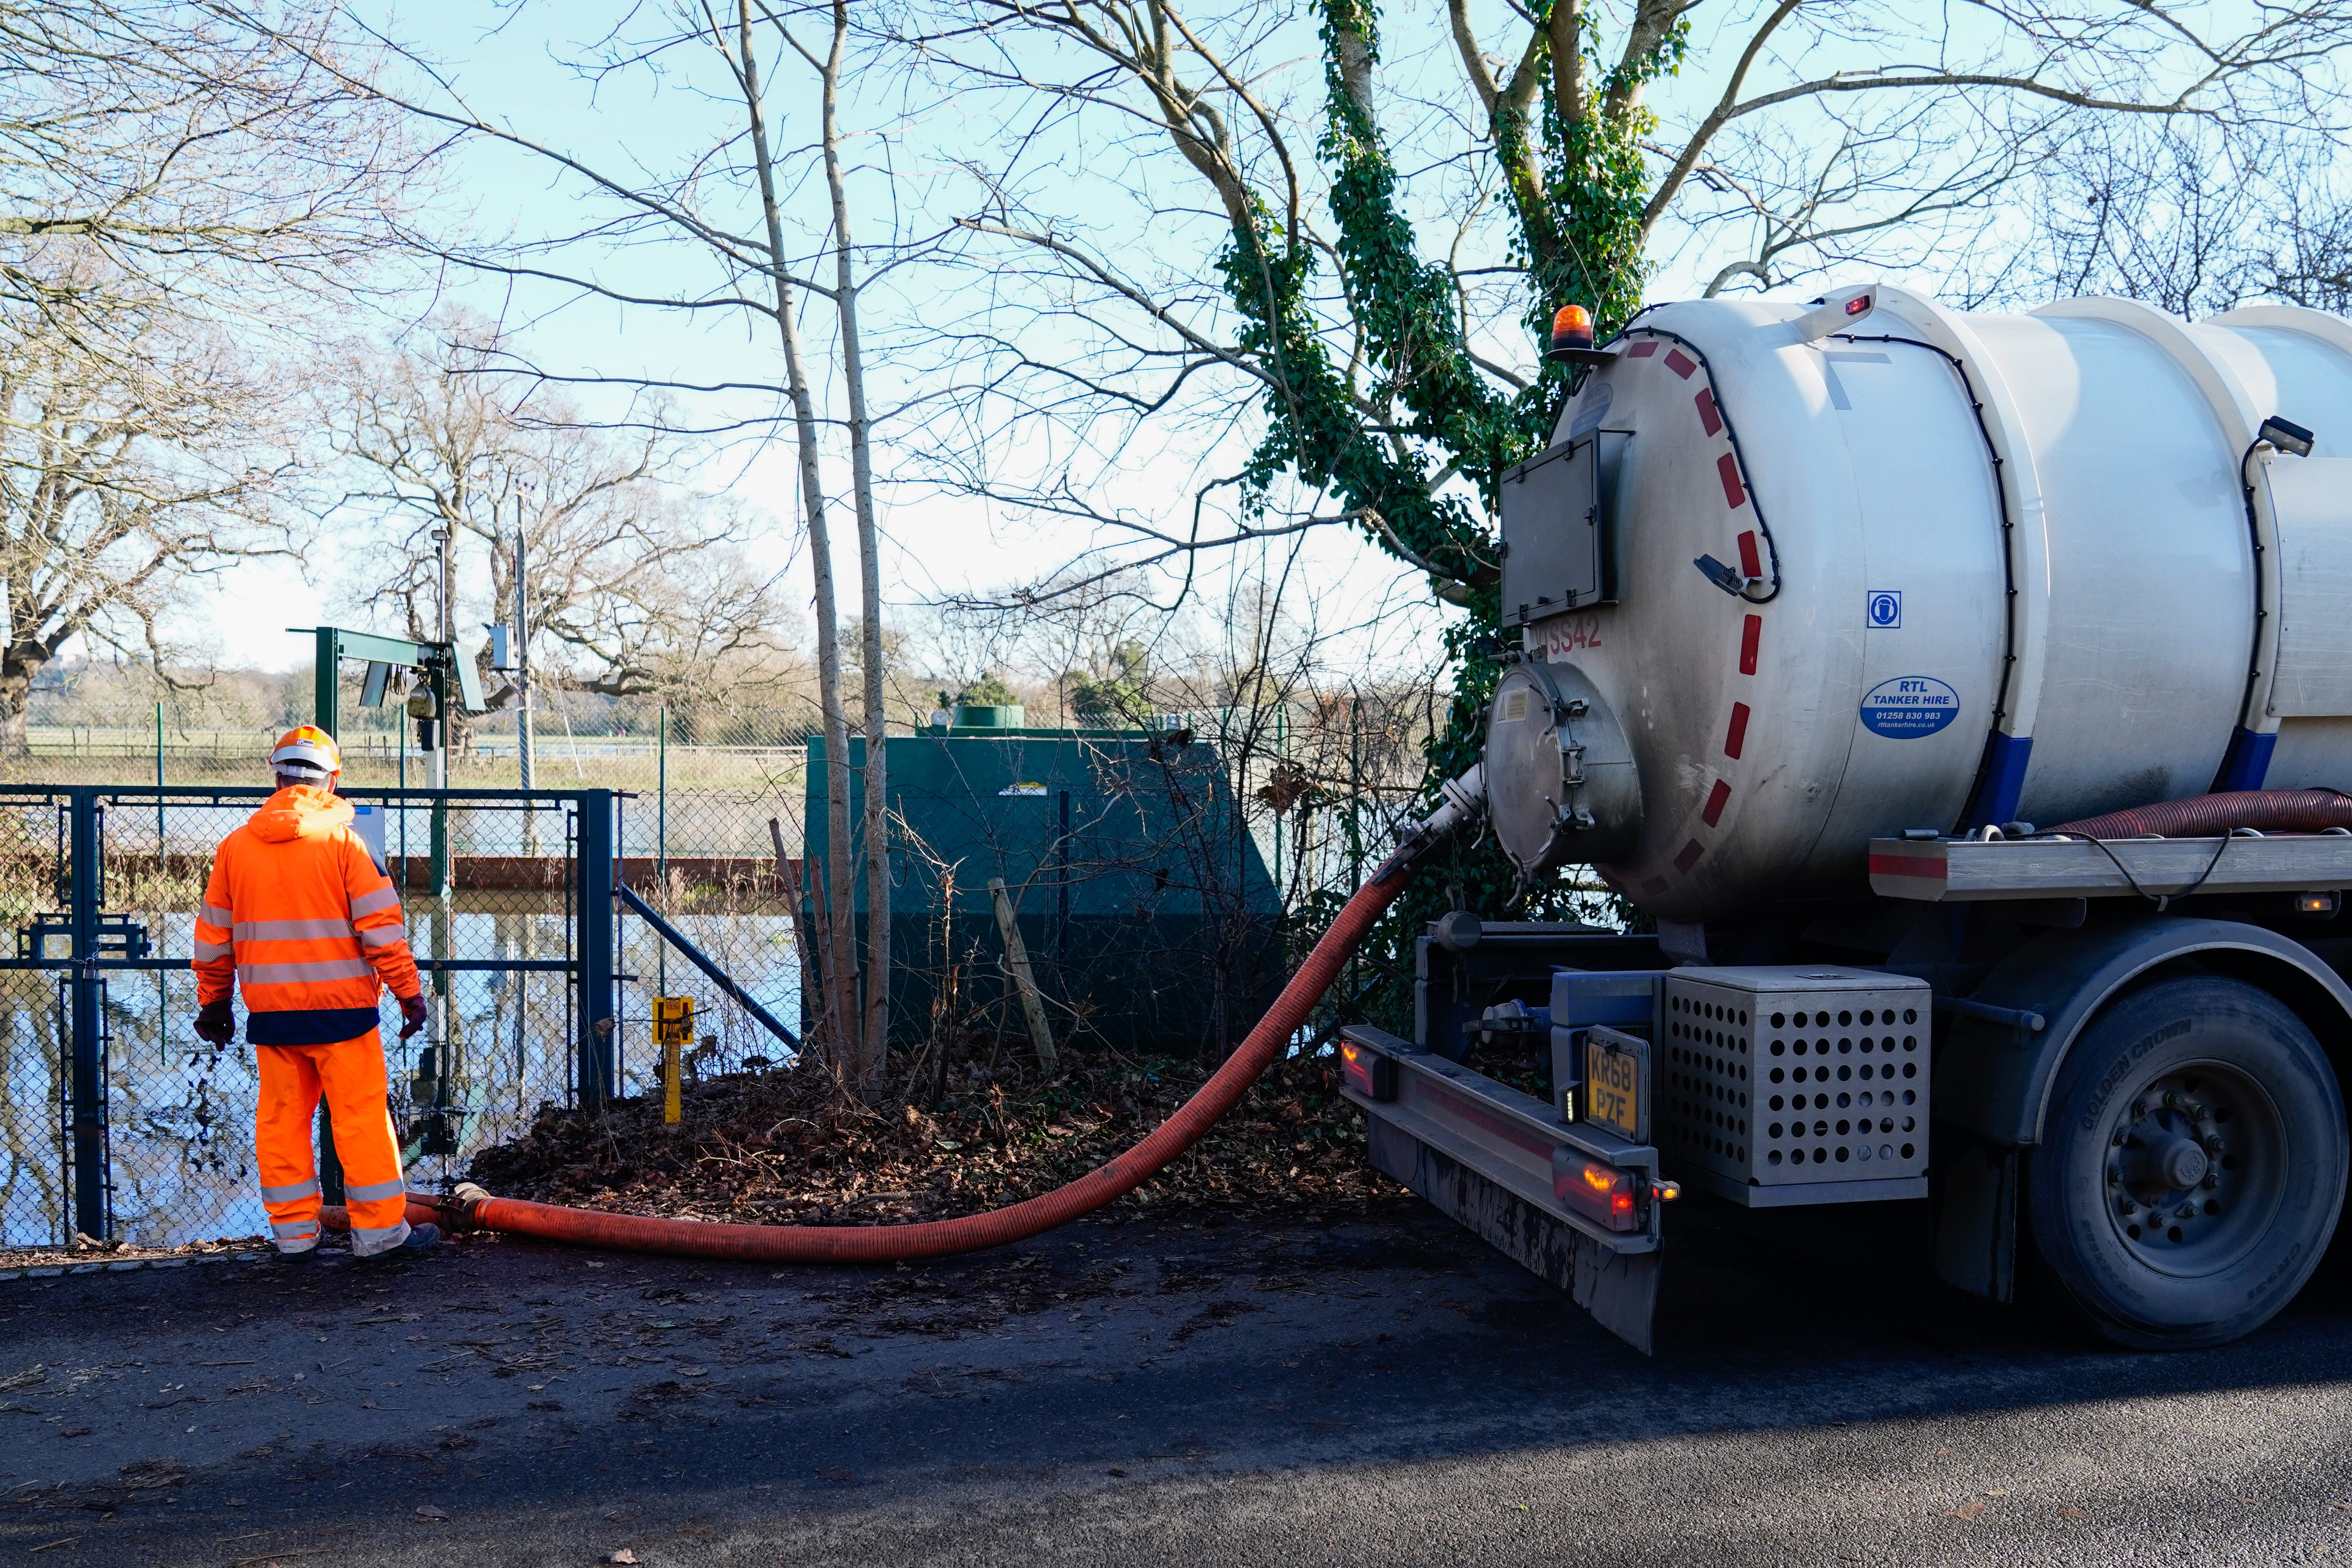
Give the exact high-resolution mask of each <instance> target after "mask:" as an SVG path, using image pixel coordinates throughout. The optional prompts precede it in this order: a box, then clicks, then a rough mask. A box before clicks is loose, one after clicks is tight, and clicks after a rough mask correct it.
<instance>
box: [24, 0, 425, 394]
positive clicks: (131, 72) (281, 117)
mask: <svg viewBox="0 0 2352 1568" xmlns="http://www.w3.org/2000/svg"><path fill="white" fill-rule="evenodd" d="M350 31H351V30H350V29H349V28H348V27H347V26H346V25H345V20H344V16H343V12H342V9H341V6H339V5H333V4H330V5H324V6H306V7H294V6H279V5H263V6H257V7H253V8H250V9H249V10H245V11H240V10H239V9H238V8H237V7H236V6H232V5H180V4H174V3H172V0H38V3H35V4H26V3H25V0H0V145H5V147H6V149H7V155H6V157H5V159H0V301H5V303H6V304H7V305H9V306H11V307H14V308H17V309H19V310H31V311H34V312H36V313H40V314H50V315H55V316H56V317H58V319H59V320H60V321H69V322H70V324H71V325H72V327H73V328H74V329H75V330H76V332H77V334H78V335H79V337H80V338H81V340H82V342H83V344H84V346H85V350H86V351H95V350H97V349H98V348H99V347H100V346H101V345H110V346H112V347H114V348H116V349H118V350H122V351H124V352H126V353H128V352H131V342H130V339H129V338H128V336H126V335H125V334H124V333H122V332H121V331H120V330H118V329H117V328H116V326H115V324H114V323H113V322H112V321H111V320H110V319H109V318H108V317H106V315H105V314H104V313H103V312H102V311H101V310H98V309H95V308H93V300H94V298H96V299H104V298H114V297H122V298H127V299H129V300H131V301H132V302H133V304H134V305H135V307H136V308H137V310H138V311H139V312H140V314H139V315H137V316H136V317H134V319H138V320H140V321H142V324H143V322H144V321H146V320H149V319H152V313H153V312H155V311H157V310H159V309H162V308H174V307H175V308H184V309H188V310H190V311H192V312H193V313H194V314H196V315H199V316H202V317H205V318H207V319H221V318H223V317H225V316H231V315H234V316H236V317H237V318H239V319H241V320H242V321H243V322H244V323H245V324H246V325H247V327H248V328H249V329H267V328H268V327H269V326H270V325H271V324H272V323H273V322H278V321H282V320H283V319H284V312H285V310H286V308H287V307H288V305H289V300H294V301H299V300H304V299H311V300H315V299H316V298H318V297H319V296H320V295H321V294H322V293H323V294H325V295H327V296H329V297H331V298H343V297H347V296H348V294H349V293H350V292H351V291H352V289H354V288H363V287H370V286H372V285H373V284H374V283H375V282H377V281H380V279H381V277H382V268H383V260H384V251H383V241H384V238H385V236H386V235H387V233H388V231H389V229H390V228H391V226H392V225H393V224H394V223H395V222H396V221H397V220H398V219H399V218H400V217H401V216H402V215H403V214H404V213H405V212H406V211H408V210H409V207H410V204H412V203H413V202H414V201H415V200H416V199H417V198H418V197H419V196H420V195H421V194H422V191H421V189H420V186H419V181H420V179H421V177H422V174H423V172H424V170H425V168H426V166H427V165H428V163H429V155H430V152H431V149H430V148H429V147H427V146H422V145H419V144H418V143H417V142H416V141H415V140H414V139H413V137H412V134H411V129H412V128H411V127H410V126H409V125H408V124H407V123H406V122H404V120H403V119H402V118H401V117H399V116H397V115H395V114H393V113H390V112H388V111H387V110H386V109H385V107H384V106H383V105H382V104H381V103H379V102H377V101H375V100H374V99H372V98H371V96H370V95H369V94H368V93H367V92H366V91H365V90H364V88H363V86H362V83H363V82H364V81H365V79H366V78H367V75H368V67H367V64H366V61H365V59H364V57H363V56H362V53H361V52H359V51H354V50H353V49H352V48H350V47H347V45H346V43H345V37H346V35H347V34H348V33H349V32H350ZM67 258H70V260H69V262H68V265H67V266H65V267H62V268H60V267H57V266H54V265H52V264H53V263H56V262H58V261H59V260H61V259H67Z"/></svg>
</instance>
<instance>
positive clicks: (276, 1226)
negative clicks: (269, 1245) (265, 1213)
mask: <svg viewBox="0 0 2352 1568" xmlns="http://www.w3.org/2000/svg"><path fill="white" fill-rule="evenodd" d="M269 1234H270V1235H272V1236H276V1237H280V1238H283V1239H286V1240H288V1241H301V1240H305V1239H309V1238H310V1237H313V1236H316V1235H318V1234H319V1222H318V1221H317V1220H315V1219H278V1220H273V1221H271V1222H270V1226H269Z"/></svg>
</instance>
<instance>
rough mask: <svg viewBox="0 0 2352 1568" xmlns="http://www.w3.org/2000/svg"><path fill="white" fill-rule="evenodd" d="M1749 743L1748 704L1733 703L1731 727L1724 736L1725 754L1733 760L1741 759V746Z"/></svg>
mask: <svg viewBox="0 0 2352 1568" xmlns="http://www.w3.org/2000/svg"><path fill="white" fill-rule="evenodd" d="M1747 744H1748V705H1747V704H1746V703H1733V704H1732V705H1731V729H1730V732H1729V733H1727V735H1725V736H1724V737H1723V754H1724V755H1725V756H1726V757H1728V758H1731V759H1732V760H1733V761H1735V762H1736V761H1738V759H1739V748H1740V747H1743V746H1746V745H1747Z"/></svg>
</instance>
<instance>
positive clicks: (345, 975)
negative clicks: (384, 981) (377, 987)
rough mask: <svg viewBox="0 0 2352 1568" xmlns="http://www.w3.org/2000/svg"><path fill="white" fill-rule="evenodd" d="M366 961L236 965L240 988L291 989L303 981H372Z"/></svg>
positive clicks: (337, 960)
mask: <svg viewBox="0 0 2352 1568" xmlns="http://www.w3.org/2000/svg"><path fill="white" fill-rule="evenodd" d="M374 978H375V971H374V970H373V969H372V968H370V967H368V961H367V960H366V959H365V958H320V959H317V960H315V961H313V962H311V963H308V964H239V965H238V966H237V967H236V982H237V984H238V985H240V986H290V985H296V984H299V983H300V982H301V981H304V980H373V979H374Z"/></svg>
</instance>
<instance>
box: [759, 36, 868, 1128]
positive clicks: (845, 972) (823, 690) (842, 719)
mask: <svg viewBox="0 0 2352 1568" xmlns="http://www.w3.org/2000/svg"><path fill="white" fill-rule="evenodd" d="M736 35H737V39H738V58H737V61H736V66H737V70H738V75H739V78H740V81H741V84H742V88H743V104H744V109H745V111H746V113H747V115H748V116H749V119H750V124H751V157H752V161H753V163H754V164H755V166H756V167H757V169H758V172H759V177H760V205H761V212H762V215H763V216H764V217H765V218H766V221H767V242H768V271H769V274H770V277H771V279H772V282H773V284H774V286H775V298H776V329H777V332H778V334H779V335H780V336H781V338H782V341H783V350H784V378H785V381H786V382H788V383H789V385H790V388H791V391H792V399H793V431H794V434H795V435H796V436H797V437H798V441H799V446H800V464H801V500H802V505H803V508H804V509H805V510H806V511H807V513H808V530H809V564H810V569H811V575H812V576H813V577H814V579H815V590H816V668H817V698H818V702H819V705H820V706H822V708H823V710H824V805H825V815H824V822H825V857H824V887H823V889H821V890H820V891H819V895H820V896H822V897H823V898H824V900H825V903H826V908H827V914H828V915H829V916H830V918H829V920H828V922H827V924H828V927H829V929H828V932H827V935H828V936H829V937H830V938H831V940H830V942H829V944H828V948H829V950H828V951H827V953H826V955H825V959H826V962H825V971H826V979H827V981H828V984H827V986H826V988H825V989H826V992H827V995H826V998H825V1004H826V1005H825V1009H824V1021H825V1024H826V1027H827V1032H828V1034H829V1035H830V1037H831V1038H830V1040H829V1041H828V1046H829V1051H830V1054H831V1056H832V1058H833V1070H834V1073H835V1078H836V1080H837V1081H838V1082H841V1084H842V1086H843V1087H844V1088H845V1089H846V1088H850V1087H852V1085H853V1082H854V1081H853V1079H852V1076H851V1068H852V1064H853V1060H854V1057H855V1055H856V1051H857V1041H858V1040H859V1031H858V1030H857V1023H858V1008H857V960H856V932H855V930H854V929H853V926H852V921H853V919H854V918H855V916H854V915H853V912H852V903H851V885H852V884H851V881H850V875H851V872H850V852H851V846H850V837H849V724H848V720H847V717H846V716H845V715H844V713H843V712H842V706H841V632H840V622H839V617H838V615H837V613H836V612H835V601H834V588H833V538H832V531H831V529H830V528H828V527H827V524H826V521H825V515H824V478H823V476H822V475H821V474H820V473H819V471H818V467H817V429H816V403H815V400H814V399H813V398H812V397H811V396H810V395H809V382H808V374H807V371H806V368H805V361H804V360H803V355H802V352H801V340H800V326H799V323H798V322H797V321H796V320H795V319H794V318H793V288H792V282H791V279H790V277H788V276H787V274H786V271H785V265H784V233H783V219H782V214H781V212H780V211H779V209H778V207H777V204H776V171H775V163H774V162H773V160H772V157H771V156H770V153H769V149H768V123H767V117H766V116H765V115H764V114H763V113H762V112H761V107H760V65H759V54H758V51H757V50H756V48H755V47H753V44H752V39H751V0H736Z"/></svg>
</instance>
